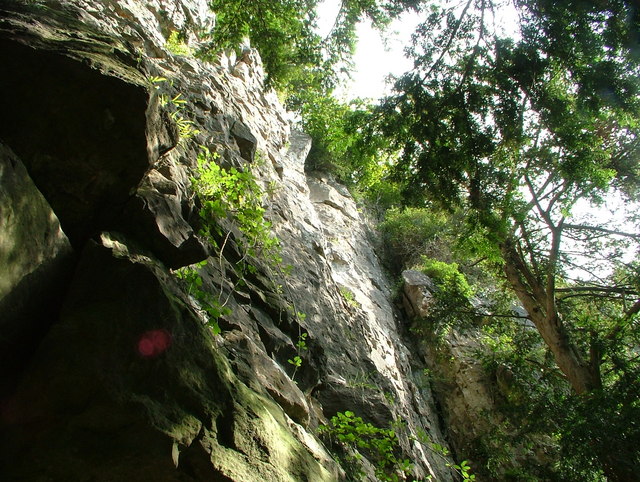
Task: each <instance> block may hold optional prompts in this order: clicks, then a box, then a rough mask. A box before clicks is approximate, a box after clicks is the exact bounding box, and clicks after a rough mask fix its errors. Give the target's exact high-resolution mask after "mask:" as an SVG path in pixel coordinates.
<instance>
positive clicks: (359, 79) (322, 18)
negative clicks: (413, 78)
mask: <svg viewBox="0 0 640 482" xmlns="http://www.w3.org/2000/svg"><path fill="white" fill-rule="evenodd" d="M339 9H340V0H325V1H324V2H322V3H321V4H320V5H319V6H318V27H319V33H320V35H322V36H326V35H327V34H329V32H330V31H331V28H332V27H333V25H334V23H335V18H336V15H337V14H338V11H339ZM420 20H421V18H420V16H419V15H416V14H415V13H413V12H412V13H407V14H404V15H403V16H402V17H400V18H399V19H397V20H395V21H394V22H393V23H392V24H391V25H390V26H389V28H388V31H387V32H386V33H385V34H384V36H385V37H386V45H385V41H384V40H383V39H382V38H381V34H380V32H378V31H377V30H375V29H373V28H372V27H371V23H370V22H363V23H361V24H359V25H358V28H357V35H358V45H357V47H356V53H355V56H354V58H353V62H354V65H355V70H354V71H353V73H352V74H351V77H352V79H351V81H347V82H346V85H345V86H344V87H342V88H340V89H338V92H336V94H337V96H338V97H342V98H345V99H352V98H356V97H360V98H367V99H373V100H377V99H379V98H380V97H383V96H384V95H385V94H388V93H389V92H390V86H389V85H388V84H387V82H386V80H387V77H388V76H389V75H390V74H391V75H396V76H399V75H401V74H403V73H405V72H407V71H409V70H411V68H412V67H413V62H412V61H411V60H409V59H408V58H407V57H405V55H404V47H405V46H406V45H408V44H409V41H410V38H411V34H412V33H413V32H414V30H415V27H416V25H417V24H418V22H419V21H420Z"/></svg>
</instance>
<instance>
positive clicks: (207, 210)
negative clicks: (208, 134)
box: [192, 147, 282, 270]
mask: <svg viewBox="0 0 640 482" xmlns="http://www.w3.org/2000/svg"><path fill="white" fill-rule="evenodd" d="M216 159H217V155H216V154H215V153H211V152H210V151H209V149H207V148H206V147H202V149H201V151H200V153H199V155H198V169H197V173H196V176H195V177H194V178H193V180H192V182H193V187H194V191H195V192H196V194H197V195H198V197H199V199H200V201H201V203H202V207H201V209H200V218H201V220H202V229H201V231H200V234H201V235H202V236H204V237H205V238H206V239H207V240H208V241H209V242H210V243H211V244H212V245H214V246H218V247H220V246H219V240H221V239H222V238H225V239H226V237H224V236H223V231H222V227H221V225H220V222H221V221H222V220H224V219H227V218H229V219H231V220H233V221H234V224H235V225H236V226H237V228H238V229H239V230H240V233H241V234H242V238H241V239H240V243H241V246H242V247H243V249H244V252H245V254H246V255H249V256H258V255H260V256H262V258H264V259H266V260H267V261H268V262H269V263H271V264H273V265H278V264H279V263H280V262H281V261H282V258H281V257H280V243H279V241H278V239H277V238H276V237H275V236H273V235H272V234H271V223H269V222H268V221H265V219H264V211H265V210H264V208H263V207H262V191H261V189H260V186H259V185H258V184H257V182H256V180H255V178H254V176H253V174H251V172H250V171H248V170H247V171H239V170H238V169H236V168H234V167H231V168H229V169H226V168H224V167H221V166H219V165H218V164H217V163H216V162H215V161H216ZM248 269H250V270H251V269H252V268H251V266H250V265H248Z"/></svg>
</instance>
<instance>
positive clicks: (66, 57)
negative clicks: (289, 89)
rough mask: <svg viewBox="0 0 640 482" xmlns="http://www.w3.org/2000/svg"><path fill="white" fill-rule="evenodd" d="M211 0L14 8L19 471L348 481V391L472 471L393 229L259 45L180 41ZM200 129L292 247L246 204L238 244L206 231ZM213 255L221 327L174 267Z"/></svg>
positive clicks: (9, 444)
mask: <svg viewBox="0 0 640 482" xmlns="http://www.w3.org/2000/svg"><path fill="white" fill-rule="evenodd" d="M206 3H207V2H205V1H204V0H191V1H188V0H184V1H182V2H180V1H177V2H175V1H172V2H168V1H164V0H151V1H146V2H139V1H134V0H106V1H103V2H92V1H88V0H73V1H72V0H43V1H36V2H22V1H8V2H3V4H2V5H1V6H0V65H3V67H4V69H3V70H4V73H3V76H2V77H1V78H0V100H1V102H2V105H4V106H6V107H5V109H4V112H3V116H4V117H5V119H4V121H3V122H1V123H0V142H2V143H3V146H2V148H1V150H0V157H1V159H0V181H1V183H2V191H0V200H1V201H2V204H1V205H2V212H1V216H2V225H1V226H0V241H1V243H0V248H1V250H2V251H0V263H1V266H2V269H3V279H2V284H1V285H0V289H1V291H0V297H1V299H0V309H1V310H2V311H0V316H1V317H2V320H1V324H0V329H2V343H3V346H2V348H3V356H5V353H6V356H7V363H6V364H4V366H3V369H5V368H4V367H7V368H6V369H5V371H7V372H8V373H7V378H5V380H8V381H9V382H8V383H6V386H3V392H2V393H0V395H2V401H1V405H0V410H1V412H0V417H1V418H0V424H1V425H2V428H1V432H2V439H1V451H0V453H1V455H0V467H1V473H3V474H4V475H5V476H6V477H8V480H238V481H252V480H269V481H272V480H273V481H276V480H309V481H314V482H315V481H320V480H343V479H345V478H346V477H347V474H345V471H344V468H343V467H341V466H340V464H339V460H338V459H336V458H335V456H334V455H333V454H331V453H330V452H329V451H328V450H327V448H326V447H325V445H324V444H323V441H322V440H321V439H320V438H319V437H318V431H317V429H318V426H319V425H320V424H324V423H326V422H327V420H328V419H329V418H330V417H332V416H333V415H335V414H336V413H337V412H344V411H347V410H349V411H353V412H354V413H356V414H357V415H358V416H361V417H363V418H364V419H365V420H366V421H369V422H371V423H373V424H375V425H377V426H379V427H391V426H393V427H395V428H396V431H397V433H398V439H399V441H400V445H401V448H402V455H403V456H404V457H406V458H409V459H411V460H412V461H413V463H414V469H413V475H414V477H415V478H426V477H428V476H433V477H434V478H435V479H436V480H444V481H446V480H452V479H453V478H454V474H453V473H452V472H451V470H450V468H449V467H448V466H447V464H448V463H451V460H449V459H447V458H446V457H443V456H442V455H440V454H437V453H436V452H435V451H434V450H432V446H431V442H435V443H438V444H440V445H442V446H445V445H446V444H447V442H446V440H445V438H444V437H443V435H442V431H443V429H442V427H441V426H440V422H439V416H438V413H437V411H436V409H435V404H434V401H433V398H432V393H431V390H430V387H429V384H428V383H427V382H425V379H424V374H423V370H424V368H425V364H424V363H423V362H422V361H421V360H419V359H417V358H416V357H415V356H413V355H412V351H411V349H410V347H412V346H413V345H412V343H413V342H412V340H411V339H410V338H411V337H410V336H407V330H406V327H405V325H404V324H403V321H402V319H401V318H400V317H399V315H398V313H397V312H396V308H395V307H394V306H393V304H392V303H391V291H392V290H391V287H390V285H389V281H388V280H387V279H386V277H385V274H384V272H383V271H382V269H381V266H380V263H379V261H378V259H377V257H376V254H375V252H374V250H373V248H372V242H371V236H372V233H371V232H370V230H369V228H368V227H367V223H366V222H365V221H364V218H363V216H362V215H361V213H360V212H359V210H358V207H357V205H356V203H355V202H354V200H353V199H352V198H351V197H350V195H349V193H348V192H347V191H346V190H345V188H344V187H342V186H340V185H339V184H337V183H336V182H334V181H333V180H332V179H331V178H330V177H329V176H327V175H324V174H322V173H311V174H305V169H304V163H305V158H306V155H307V153H308V151H309V148H310V139H309V138H308V137H307V136H306V135H304V134H303V133H300V132H296V131H292V130H291V127H290V125H289V122H288V121H287V113H286V112H285V111H284V110H283V108H282V106H281V105H280V103H279V101H278V99H277V96H276V95H275V93H273V92H266V91H265V90H264V86H263V73H262V68H261V61H260V58H259V56H258V54H257V52H255V51H254V50H251V49H248V48H247V49H245V50H244V51H243V52H242V54H241V55H239V58H238V59H237V60H234V58H232V57H226V56H224V55H221V56H220V58H219V61H218V62H216V63H207V62H202V61H200V60H198V59H196V58H194V57H192V56H181V55H174V54H172V53H171V52H169V51H168V50H167V48H166V39H167V38H168V37H169V35H170V33H171V32H172V31H176V30H181V31H183V32H187V33H188V37H189V39H190V42H191V47H192V48H193V49H196V48H197V47H198V42H199V38H198V37H197V36H196V35H195V34H193V33H192V32H202V31H205V30H206V29H208V28H211V25H212V24H213V21H212V18H213V17H212V14H211V12H209V11H208V8H207V6H206ZM163 79H164V80H163ZM178 95H179V98H180V99H181V100H184V101H185V103H184V104H176V103H172V102H171V101H170V99H172V98H173V99H175V98H176V96H178ZM185 127H186V129H187V131H185V130H184V129H185ZM189 129H190V130H189ZM200 146H206V147H207V148H208V149H209V151H210V152H212V153H214V154H215V156H216V157H217V158H218V161H219V162H220V164H221V165H223V166H225V167H235V168H238V169H240V170H246V169H248V168H251V170H252V172H253V174H254V176H255V177H256V179H257V180H258V182H259V183H260V184H261V185H262V187H263V190H264V191H265V193H266V196H265V198H264V206H263V207H264V208H265V210H266V211H265V217H266V218H267V219H268V220H269V222H270V223H272V227H273V231H274V233H275V234H276V235H277V236H278V238H279V239H280V244H281V249H282V253H281V255H282V258H283V261H282V263H281V264H280V265H277V266H274V265H273V264H272V263H269V262H267V261H265V260H264V259H260V258H259V257H258V258H257V259H250V257H247V255H246V253H244V252H243V250H242V246H241V243H240V241H239V239H240V235H239V232H238V228H237V226H235V225H234V224H233V222H232V221H231V220H230V219H221V220H220V226H221V227H222V235H221V239H220V242H219V243H218V246H217V247H215V246H212V245H210V244H208V243H207V242H206V240H205V239H204V238H203V237H202V236H201V235H199V232H200V228H201V224H202V220H201V219H200V217H199V209H200V204H199V203H200V200H198V198H197V197H196V196H195V195H194V192H193V187H192V183H191V179H190V178H191V176H192V175H193V172H194V169H195V167H196V159H197V158H198V154H199V153H200V152H201V148H200ZM22 165H24V166H25V167H22ZM25 168H26V169H25ZM58 220H59V222H58ZM241 259H242V260H245V261H247V260H249V261H251V269H245V270H242V269H240V268H239V267H238V266H239V265H238V261H239V260H241ZM201 261H207V263H206V265H205V266H202V265H199V267H198V268H197V269H198V273H199V274H198V276H199V279H200V280H201V281H202V289H204V290H206V291H208V292H209V293H210V294H211V295H212V296H215V298H216V300H218V301H219V302H220V303H221V304H223V305H224V308H225V310H224V314H222V316H221V317H220V318H219V319H218V321H217V322H218V324H219V326H220V328H221V330H222V331H221V333H220V334H217V333H216V332H214V331H212V330H211V329H210V328H209V327H208V325H207V323H206V322H207V316H206V315H205V314H204V313H203V311H202V309H201V308H202V306H199V304H198V302H197V300H196V299H195V297H194V293H193V292H190V291H189V289H188V288H185V285H184V283H181V282H180V280H179V279H177V277H176V276H175V270H176V269H179V268H182V267H185V266H188V265H192V264H193V263H198V262H201ZM194 269H196V268H194ZM5 272H6V273H8V274H7V276H5V275H4V273H5ZM302 340H304V349H302V348H301V343H300V342H301V341H302ZM5 348H6V350H5ZM296 356H300V363H297V365H298V366H295V365H296V363H291V362H290V360H292V359H293V358H295V357H296ZM3 361H4V360H3ZM364 455H365V456H366V455H367V454H364ZM364 470H365V472H366V473H367V474H368V476H369V477H370V478H373V471H372V469H371V466H370V465H368V464H367V461H366V457H365V459H364Z"/></svg>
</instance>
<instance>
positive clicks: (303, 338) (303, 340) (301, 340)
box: [296, 333, 309, 351]
mask: <svg viewBox="0 0 640 482" xmlns="http://www.w3.org/2000/svg"><path fill="white" fill-rule="evenodd" d="M307 336H309V334H308V333H301V334H300V336H299V337H298V342H297V343H296V348H298V350H299V351H303V350H308V349H309V347H307Z"/></svg>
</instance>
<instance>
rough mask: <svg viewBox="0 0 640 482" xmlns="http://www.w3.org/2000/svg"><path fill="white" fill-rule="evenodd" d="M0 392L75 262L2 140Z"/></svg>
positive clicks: (54, 306) (38, 334)
mask: <svg viewBox="0 0 640 482" xmlns="http://www.w3.org/2000/svg"><path fill="white" fill-rule="evenodd" d="M0 186H2V189H0V273H2V275H1V276H0V333H2V336H1V337H0V380H1V382H0V397H2V396H3V395H6V393H7V392H8V390H9V389H10V388H11V387H12V386H13V384H14V383H15V382H16V381H17V378H18V377H19V373H20V370H21V367H22V365H23V364H24V363H25V362H26V360H27V359H28V358H29V356H30V355H32V354H33V352H34V351H35V348H36V346H37V345H38V342H39V341H40V339H41V338H42V336H44V333H46V331H47V330H48V328H49V326H50V325H51V323H52V322H53V320H55V319H56V316H57V312H58V310H59V308H60V304H61V300H62V299H63V297H64V292H65V285H66V282H67V280H68V279H69V277H70V274H71V272H72V270H73V266H74V256H73V250H72V249H71V245H70V244H69V240H68V239H67V237H66V236H65V234H64V233H63V232H62V230H61V228H60V223H59V222H58V218H57V217H56V215H55V214H54V212H53V210H52V209H51V207H50V206H49V204H48V203H47V201H46V200H45V199H44V197H43V196H42V194H41V193H40V191H39V190H38V189H37V188H36V186H35V185H34V184H33V181H32V180H31V178H30V177H29V175H28V174H27V170H26V169H25V167H24V165H23V164H22V162H21V161H20V159H19V158H18V157H17V156H16V154H15V153H13V152H12V151H11V150H10V149H9V148H7V147H6V146H4V145H2V144H0Z"/></svg>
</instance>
